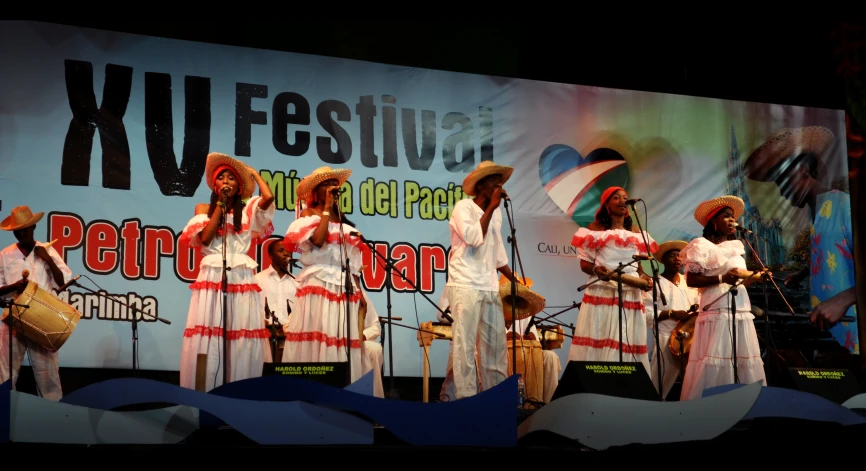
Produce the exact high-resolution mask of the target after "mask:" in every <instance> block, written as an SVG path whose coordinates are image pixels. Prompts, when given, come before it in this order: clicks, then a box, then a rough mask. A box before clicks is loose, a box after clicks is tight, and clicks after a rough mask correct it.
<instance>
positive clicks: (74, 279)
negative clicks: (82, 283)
mask: <svg viewBox="0 0 866 471" xmlns="http://www.w3.org/2000/svg"><path fill="white" fill-rule="evenodd" d="M79 278H81V275H78V276H76V277H75V278H73V279H71V280H69V281H68V282H66V283H63V285H62V286H61V287H59V288H57V289H56V290H55V291H57V292H58V293H59V292H61V291H63V290H65V289H66V288H69V287H70V286H72V285H74V284H75V282H76V281H78V279H79Z"/></svg>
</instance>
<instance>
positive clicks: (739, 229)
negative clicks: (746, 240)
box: [734, 222, 752, 234]
mask: <svg viewBox="0 0 866 471" xmlns="http://www.w3.org/2000/svg"><path fill="white" fill-rule="evenodd" d="M734 228H736V229H737V231H739V232H745V233H746V234H751V233H752V231H750V230H748V229H746V228H745V227H743V226H741V225H739V224H738V223H736V222H735V223H734Z"/></svg>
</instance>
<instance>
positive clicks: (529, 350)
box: [508, 338, 544, 408]
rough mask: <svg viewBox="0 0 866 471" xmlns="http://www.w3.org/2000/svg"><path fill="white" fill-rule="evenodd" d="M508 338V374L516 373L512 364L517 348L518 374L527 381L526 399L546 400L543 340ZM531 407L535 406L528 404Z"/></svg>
mask: <svg viewBox="0 0 866 471" xmlns="http://www.w3.org/2000/svg"><path fill="white" fill-rule="evenodd" d="M513 342H514V345H512V340H511V339H510V338H509V339H508V376H511V375H512V374H514V368H513V366H512V362H513V358H512V357H513V356H514V353H513V352H514V349H515V348H516V349H517V374H519V375H522V377H523V381H524V383H526V399H527V400H532V401H538V402H543V401H544V359H543V357H542V350H541V342H539V341H538V340H527V339H518V340H514V341H513ZM527 405H528V407H529V408H535V406H534V405H532V404H527Z"/></svg>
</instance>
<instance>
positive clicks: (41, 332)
mask: <svg viewBox="0 0 866 471" xmlns="http://www.w3.org/2000/svg"><path fill="white" fill-rule="evenodd" d="M15 304H20V305H23V306H29V307H20V306H14V305H13V306H10V307H8V308H6V310H5V311H3V322H5V323H6V324H7V325H9V326H10V327H12V329H13V330H15V331H18V332H21V333H22V334H24V336H25V337H27V338H28V339H29V340H31V341H33V342H36V343H37V344H39V345H41V346H42V347H45V348H47V349H48V350H51V351H57V350H59V349H60V347H62V346H63V344H64V343H65V342H66V340H67V339H68V338H69V336H70V335H72V331H74V330H75V327H77V326H78V321H79V320H80V319H81V313H80V312H78V311H77V310H76V309H75V308H74V307H72V306H70V305H69V304H66V303H65V302H63V300H61V299H60V298H58V297H57V296H54V295H53V294H51V293H50V292H48V291H45V290H44V289H42V288H40V287H39V286H37V285H36V283H34V282H32V281H30V282H28V283H27V288H25V289H24V292H22V293H21V294H20V295H19V296H18V297H17V298H16V299H15Z"/></svg>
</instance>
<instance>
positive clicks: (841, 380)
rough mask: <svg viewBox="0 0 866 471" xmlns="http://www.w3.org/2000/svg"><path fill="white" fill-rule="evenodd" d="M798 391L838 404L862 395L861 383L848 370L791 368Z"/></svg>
mask: <svg viewBox="0 0 866 471" xmlns="http://www.w3.org/2000/svg"><path fill="white" fill-rule="evenodd" d="M789 371H790V373H791V377H792V378H793V379H794V384H795V385H796V389H798V390H800V391H803V392H807V393H812V394H815V395H816V396H821V397H823V398H824V399H829V400H831V401H833V402H835V403H836V404H842V403H843V402H845V401H847V400H848V399H851V398H852V397H854V396H856V395H858V394H860V392H861V389H860V383H859V382H858V381H857V378H855V377H854V375H853V374H851V372H850V371H848V370H837V369H828V368H789Z"/></svg>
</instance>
